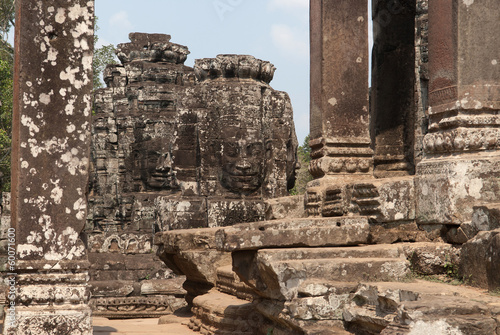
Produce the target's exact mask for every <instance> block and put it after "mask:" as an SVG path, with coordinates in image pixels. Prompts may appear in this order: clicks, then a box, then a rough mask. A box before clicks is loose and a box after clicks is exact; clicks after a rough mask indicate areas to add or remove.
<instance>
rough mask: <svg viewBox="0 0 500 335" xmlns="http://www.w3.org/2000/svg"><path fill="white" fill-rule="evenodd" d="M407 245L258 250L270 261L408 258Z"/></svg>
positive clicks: (260, 255) (259, 253)
mask: <svg viewBox="0 0 500 335" xmlns="http://www.w3.org/2000/svg"><path fill="white" fill-rule="evenodd" d="M418 244H419V243H414V244H412V245H418ZM405 245H406V244H389V245H383V244H375V245H364V246H358V247H328V248H321V247H320V248H293V249H292V248H286V249H262V250H259V251H258V255H259V257H262V258H265V259H266V260H267V261H268V262H277V261H286V260H294V259H297V260H299V259H322V258H329V259H331V258H406V257H405V252H404V248H403V247H404V246H405ZM233 258H234V257H233Z"/></svg>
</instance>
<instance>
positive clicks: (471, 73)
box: [416, 0, 500, 224]
mask: <svg viewBox="0 0 500 335" xmlns="http://www.w3.org/2000/svg"><path fill="white" fill-rule="evenodd" d="M499 18H500V7H499V6H498V1H497V0H475V1H452V0H433V1H429V73H430V83H429V105H430V107H429V109H428V114H429V133H428V134H427V135H426V136H425V138H424V141H423V147H424V159H423V160H422V161H421V162H420V163H419V165H418V166H417V181H416V187H417V219H418V221H419V222H420V223H424V224H425V223H428V224H436V223H439V224H461V223H463V222H468V221H470V220H471V218H472V207H473V206H474V205H476V204H479V203H484V202H490V201H499V198H500V183H499V182H498V180H499V178H500V152H499V148H500V128H499V127H498V125H499V124H500V115H499V111H500V84H499V83H500V64H499V62H500V20H499Z"/></svg>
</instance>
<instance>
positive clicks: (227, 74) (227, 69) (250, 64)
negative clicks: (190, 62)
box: [194, 55, 276, 84]
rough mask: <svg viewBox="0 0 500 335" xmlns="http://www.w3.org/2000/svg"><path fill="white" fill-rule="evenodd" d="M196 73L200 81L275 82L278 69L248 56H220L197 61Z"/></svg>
mask: <svg viewBox="0 0 500 335" xmlns="http://www.w3.org/2000/svg"><path fill="white" fill-rule="evenodd" d="M194 71H195V74H196V77H197V78H198V80H199V81H204V80H206V79H216V78H221V77H222V78H240V79H255V80H261V81H263V82H265V83H267V84H269V83H270V82H271V80H273V76H274V71H276V68H275V67H274V65H273V64H271V63H270V62H267V61H263V60H260V59H257V58H255V57H253V56H247V55H218V56H217V57H216V58H203V59H197V60H196V61H195V65H194Z"/></svg>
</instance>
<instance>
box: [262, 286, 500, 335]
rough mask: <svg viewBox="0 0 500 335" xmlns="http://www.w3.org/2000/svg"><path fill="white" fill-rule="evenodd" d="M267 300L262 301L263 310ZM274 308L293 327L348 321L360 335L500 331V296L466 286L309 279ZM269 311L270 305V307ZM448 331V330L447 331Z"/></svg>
mask: <svg viewBox="0 0 500 335" xmlns="http://www.w3.org/2000/svg"><path fill="white" fill-rule="evenodd" d="M265 307H266V305H265V304H263V305H262V306H258V310H259V311H261V313H262V314H263V315H266V317H267V314H266V313H265V312H264V311H266V309H264V308H265ZM282 308H283V309H282V310H279V309H278V310H275V311H273V313H274V314H276V315H279V316H280V318H281V319H282V320H286V321H287V322H288V323H289V324H290V325H291V326H292V325H293V326H297V325H300V326H301V328H302V329H303V330H305V325H307V324H308V323H311V322H317V321H328V320H329V321H330V322H345V326H346V329H347V330H349V331H351V332H353V333H355V334H372V333H373V334H384V335H389V334H390V335H396V334H400V335H402V334H410V333H411V334H417V333H418V334H438V333H439V334H452V333H453V334H455V333H456V334H477V335H479V334H496V332H495V330H496V329H499V328H498V326H500V322H499V316H500V298H499V297H494V296H491V295H488V294H487V293H486V292H481V291H480V290H477V289H474V288H467V287H463V286H452V285H446V284H441V283H434V282H428V281H422V280H416V281H414V282H390V283H389V282H377V283H359V284H353V283H344V282H335V281H327V280H324V279H323V280H306V281H304V282H303V283H302V284H301V285H300V286H299V288H298V295H297V297H296V298H294V299H292V300H290V301H287V302H286V303H285V304H284V305H282ZM267 310H271V309H269V307H267ZM447 331H449V332H447Z"/></svg>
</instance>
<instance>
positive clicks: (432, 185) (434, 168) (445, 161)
mask: <svg viewBox="0 0 500 335" xmlns="http://www.w3.org/2000/svg"><path fill="white" fill-rule="evenodd" d="M415 186H416V196H417V222H418V223H419V224H455V225H458V224H461V223H464V222H470V221H471V219H472V209H473V206H476V205H479V204H483V203H488V202H498V201H499V200H500V155H499V154H498V153H497V154H492V153H484V152H482V153H476V154H468V155H463V156H461V157H460V158H458V157H455V156H450V157H446V158H430V159H429V158H427V159H424V160H422V162H420V163H419V164H418V166H417V176H416V182H415Z"/></svg>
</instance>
